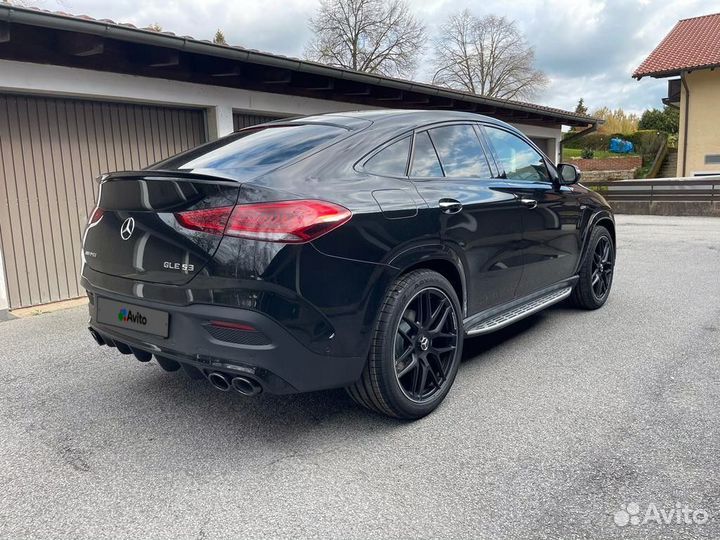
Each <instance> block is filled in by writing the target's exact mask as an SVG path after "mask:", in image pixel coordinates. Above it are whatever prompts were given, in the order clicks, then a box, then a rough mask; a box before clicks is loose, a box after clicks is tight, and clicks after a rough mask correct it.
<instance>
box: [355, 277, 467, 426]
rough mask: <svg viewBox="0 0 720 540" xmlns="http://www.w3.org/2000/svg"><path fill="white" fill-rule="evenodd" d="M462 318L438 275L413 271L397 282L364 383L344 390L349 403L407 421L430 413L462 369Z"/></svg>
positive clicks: (387, 299) (380, 322) (448, 287)
mask: <svg viewBox="0 0 720 540" xmlns="http://www.w3.org/2000/svg"><path fill="white" fill-rule="evenodd" d="M461 313H462V311H461V309H460V302H459V301H458V298H457V294H456V293H455V290H454V289H453V287H452V285H450V282H449V281H448V280H447V279H445V278H444V277H443V276H442V275H440V274H438V273H437V272H433V271H431V270H414V271H412V272H409V273H408V274H405V275H403V276H400V278H398V280H397V281H396V282H395V283H394V284H393V286H392V287H391V288H390V290H389V292H388V293H387V296H386V297H385V301H384V302H383V305H382V308H381V311H380V317H379V318H378V322H377V326H376V328H375V331H374V334H373V340H372V344H371V347H370V354H369V356H368V360H367V364H366V365H365V369H364V370H363V373H362V377H361V378H360V380H359V381H357V382H356V383H355V384H353V385H352V386H350V387H348V388H347V391H348V393H349V394H350V396H351V397H352V398H353V400H355V401H356V402H357V403H359V404H360V405H362V406H364V407H367V408H368V409H370V410H372V411H375V412H378V413H380V414H384V415H387V416H391V417H395V418H401V419H408V420H414V419H417V418H422V417H423V416H425V415H427V414H429V413H431V412H432V411H434V410H435V409H436V408H437V407H438V405H440V403H441V402H442V401H443V399H445V396H446V395H447V393H448V392H449V391H450V388H451V386H452V384H453V382H454V381H455V376H456V374H457V370H458V366H459V365H460V358H461V357H462V345H463V336H464V331H463V327H462V316H461ZM423 373H424V375H423Z"/></svg>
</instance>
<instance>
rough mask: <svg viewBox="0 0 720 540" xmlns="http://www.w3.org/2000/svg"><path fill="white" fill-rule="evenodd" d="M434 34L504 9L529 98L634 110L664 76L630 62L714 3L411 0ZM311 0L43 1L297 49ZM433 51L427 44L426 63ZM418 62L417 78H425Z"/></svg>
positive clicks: (661, 90) (653, 102)
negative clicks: (540, 83) (648, 74)
mask: <svg viewBox="0 0 720 540" xmlns="http://www.w3.org/2000/svg"><path fill="white" fill-rule="evenodd" d="M409 1H410V3H411V7H412V9H413V10H414V11H415V13H416V14H417V16H418V17H419V18H421V19H422V20H423V21H424V22H425V24H426V25H427V27H428V32H429V34H430V35H433V34H434V33H435V32H436V31H437V28H438V26H439V25H440V24H441V23H442V21H443V20H444V19H445V18H446V17H447V16H448V15H449V14H451V13H456V12H459V11H461V10H463V9H465V8H467V9H469V10H470V11H471V12H473V13H475V14H476V15H485V14H490V13H492V14H496V15H504V16H506V17H508V18H509V19H512V20H514V21H516V22H517V24H518V25H519V26H520V28H521V29H522V31H523V32H524V33H525V35H526V37H527V40H528V42H529V43H530V44H531V45H533V46H534V47H535V52H536V58H537V65H538V67H539V68H540V69H542V70H544V71H545V72H546V73H547V75H548V77H549V78H550V81H551V83H550V85H549V87H548V88H547V89H546V90H545V91H544V92H543V93H542V94H541V95H539V96H537V98H536V99H535V101H536V102H538V103H542V104H545V105H550V106H555V107H560V108H563V109H573V108H574V107H575V104H576V103H577V101H578V99H579V98H581V97H582V98H584V99H585V103H586V104H587V105H588V106H589V107H590V109H594V108H599V107H602V106H608V107H611V108H616V107H623V108H624V109H626V110H628V111H632V112H641V111H642V110H644V109H646V108H649V107H661V106H662V103H661V101H660V99H661V98H662V97H663V95H664V94H665V92H666V90H665V89H666V85H667V82H666V81H665V80H654V79H643V80H642V81H639V82H638V81H635V80H633V79H631V74H632V72H633V70H634V69H635V68H636V67H637V66H638V65H639V64H640V62H642V60H643V59H644V58H645V57H646V56H647V55H648V54H649V53H650V51H652V49H653V48H654V47H655V46H656V45H657V44H658V43H659V42H660V40H661V39H662V38H663V37H664V36H665V34H667V32H668V31H669V30H670V29H671V28H672V27H673V25H674V24H675V23H676V22H677V21H678V20H679V19H681V18H687V17H694V16H698V15H704V14H707V13H711V12H713V11H718V8H719V6H718V4H717V3H716V2H713V1H708V0H676V1H673V2H665V1H661V0H635V1H633V0H623V1H620V0H585V1H572V0H571V1H568V0H514V1H511V2H509V1H508V0H485V1H483V2H482V3H479V2H477V0H409ZM317 5H318V1H317V0H243V1H242V2H227V0H223V1H221V0H203V1H201V2H197V1H194V2H191V1H189V0H174V1H170V2H167V1H161V0H116V1H115V2H112V3H110V2H108V3H105V2H97V1H95V0H45V1H44V2H43V3H42V5H41V7H43V8H46V9H55V10H60V11H67V12H71V13H74V14H82V13H85V14H88V15H90V16H93V17H97V18H109V19H113V20H115V21H121V22H131V23H133V24H136V25H138V26H147V25H149V24H152V23H155V22H157V23H159V24H160V25H161V26H162V27H163V29H165V30H169V31H172V32H175V33H177V34H182V35H190V36H193V37H196V38H199V39H211V38H212V36H213V35H214V34H215V30H217V29H218V28H221V29H222V30H223V32H224V33H225V36H226V39H227V40H228V43H230V44H233V45H242V46H244V47H249V48H254V49H260V50H264V51H268V52H273V53H276V54H283V55H287V56H301V55H302V52H303V47H304V44H305V43H306V42H307V41H308V40H309V38H310V31H309V29H308V26H307V19H308V18H309V17H310V15H312V13H313V11H314V10H315V8H316V7H317ZM430 54H431V49H430V48H428V49H427V50H426V51H425V60H426V61H425V62H421V65H423V64H424V65H427V64H428V62H427V60H428V59H429V57H430V56H429V55H430ZM430 77H431V74H430V73H427V72H425V71H424V70H423V69H422V68H421V69H419V70H418V72H417V73H416V78H419V79H421V80H428V79H429V78H430Z"/></svg>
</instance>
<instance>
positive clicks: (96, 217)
mask: <svg viewBox="0 0 720 540" xmlns="http://www.w3.org/2000/svg"><path fill="white" fill-rule="evenodd" d="M104 213H105V211H104V210H103V209H102V208H95V210H93V213H92V214H90V218H89V219H88V225H94V224H95V223H97V222H98V221H100V218H101V217H103V214H104Z"/></svg>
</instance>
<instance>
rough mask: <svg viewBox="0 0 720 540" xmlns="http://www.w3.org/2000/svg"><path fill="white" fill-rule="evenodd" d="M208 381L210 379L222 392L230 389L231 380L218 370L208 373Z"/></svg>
mask: <svg viewBox="0 0 720 540" xmlns="http://www.w3.org/2000/svg"><path fill="white" fill-rule="evenodd" d="M208 381H210V384H212V385H213V386H214V387H215V388H217V389H218V390H220V391H221V392H227V391H228V390H230V381H228V379H227V377H225V375H223V374H222V373H220V372H218V371H213V372H212V373H211V374H210V375H208Z"/></svg>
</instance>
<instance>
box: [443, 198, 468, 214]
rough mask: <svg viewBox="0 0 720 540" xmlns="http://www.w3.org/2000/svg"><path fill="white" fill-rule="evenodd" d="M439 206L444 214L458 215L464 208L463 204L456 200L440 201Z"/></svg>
mask: <svg viewBox="0 0 720 540" xmlns="http://www.w3.org/2000/svg"><path fill="white" fill-rule="evenodd" d="M438 206H440V211H442V212H443V213H444V214H457V213H458V212H460V210H462V207H463V206H462V203H461V202H460V201H456V200H455V199H440V201H439V202H438Z"/></svg>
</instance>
